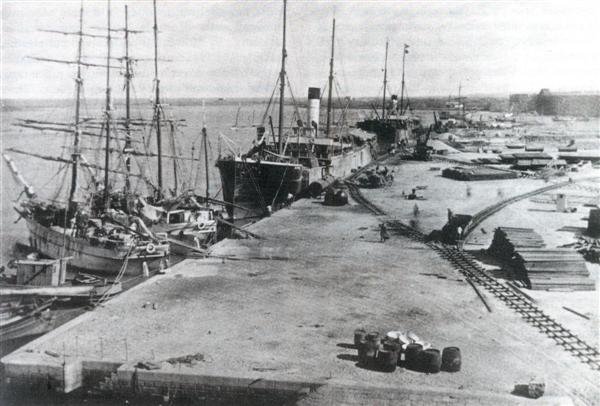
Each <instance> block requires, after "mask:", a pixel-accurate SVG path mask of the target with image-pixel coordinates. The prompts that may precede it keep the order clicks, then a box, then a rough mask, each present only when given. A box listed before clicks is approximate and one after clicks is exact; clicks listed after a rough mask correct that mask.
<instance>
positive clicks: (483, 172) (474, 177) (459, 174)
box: [442, 166, 519, 181]
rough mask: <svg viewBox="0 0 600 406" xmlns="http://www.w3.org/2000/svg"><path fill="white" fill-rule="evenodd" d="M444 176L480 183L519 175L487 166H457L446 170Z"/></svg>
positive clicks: (513, 177) (443, 172)
mask: <svg viewBox="0 0 600 406" xmlns="http://www.w3.org/2000/svg"><path fill="white" fill-rule="evenodd" d="M442 176H443V177H445V178H449V179H455V180H466V181H478V180H498V179H515V178H517V177H518V176H519V175H518V174H517V173H516V172H514V171H509V170H505V169H497V168H490V167H486V166H469V167H462V166H455V167H453V168H446V169H444V170H443V171H442Z"/></svg>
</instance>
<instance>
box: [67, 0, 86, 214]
mask: <svg viewBox="0 0 600 406" xmlns="http://www.w3.org/2000/svg"><path fill="white" fill-rule="evenodd" d="M78 34H79V45H78V47H77V79H75V87H76V93H77V97H76V101H75V131H74V132H73V135H74V140H73V153H72V154H71V158H72V160H73V168H72V170H71V191H70V193H69V206H68V207H69V209H71V208H72V207H73V201H74V199H75V193H76V192H77V167H78V165H79V138H80V136H81V128H80V127H79V110H80V107H81V88H82V86H83V79H82V78H81V52H82V47H83V1H82V2H81V6H80V8H79V33H78Z"/></svg>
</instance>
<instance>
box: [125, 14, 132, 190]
mask: <svg viewBox="0 0 600 406" xmlns="http://www.w3.org/2000/svg"><path fill="white" fill-rule="evenodd" d="M131 76H132V74H131V61H130V60H129V26H128V22H127V5H125V147H124V148H123V153H124V155H125V168H126V171H127V175H126V176H125V193H126V195H129V194H130V192H131V183H130V181H129V175H130V174H131V151H132V149H131V102H130V92H131Z"/></svg>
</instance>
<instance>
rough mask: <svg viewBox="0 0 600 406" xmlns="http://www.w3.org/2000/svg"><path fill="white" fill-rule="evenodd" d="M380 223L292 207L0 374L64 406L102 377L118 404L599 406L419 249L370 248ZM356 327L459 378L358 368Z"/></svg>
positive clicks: (560, 364) (556, 351) (555, 353)
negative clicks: (160, 395) (283, 401)
mask: <svg viewBox="0 0 600 406" xmlns="http://www.w3.org/2000/svg"><path fill="white" fill-rule="evenodd" d="M381 199H383V197H382V198H381ZM388 199H389V197H388ZM379 222H380V219H378V218H376V217H375V216H373V215H372V214H370V213H369V212H368V211H366V210H365V209H364V208H363V207H361V206H359V205H357V204H356V203H351V204H350V205H348V206H345V207H326V206H323V205H322V204H321V202H320V201H319V200H302V201H298V202H296V203H294V204H293V205H292V206H291V208H289V209H282V210H280V211H278V212H276V213H275V214H274V215H273V216H272V217H270V218H267V219H264V220H262V221H260V222H258V223H256V224H254V225H253V226H251V228H250V230H251V231H252V232H254V233H256V234H258V235H261V236H263V237H264V239H244V240H225V241H222V242H221V243H219V244H217V245H215V246H214V247H213V249H212V257H210V258H207V259H189V260H185V261H183V262H181V263H179V264H177V265H175V266H174V267H172V268H171V269H170V270H169V271H168V272H167V273H166V274H164V275H160V276H157V277H154V278H152V279H150V280H148V281H147V282H145V283H142V284H141V285H139V286H137V287H135V288H133V289H131V290H129V291H127V292H125V293H124V294H122V295H121V296H119V297H117V298H115V299H113V300H111V301H110V302H108V303H106V304H105V305H104V306H103V307H101V308H97V309H95V310H94V311H92V312H89V313H87V314H85V315H83V316H81V317H79V318H77V319H75V320H73V321H71V322H69V323H67V324H66V325H64V326H62V327H60V328H59V329H57V330H55V331H53V332H51V333H49V334H47V335H46V336H44V337H42V338H40V339H38V340H36V341H34V342H32V343H30V344H28V345H26V346H25V347H23V348H21V349H19V350H18V351H16V352H14V353H12V354H10V355H8V356H6V357H4V358H3V359H2V364H3V367H4V369H5V374H6V376H8V377H9V379H12V380H13V381H15V382H16V381H19V380H29V381H34V380H36V379H37V380H48V379H50V378H52V379H54V380H55V381H56V382H58V384H59V386H60V387H61V389H62V390H64V391H67V392H68V391H70V390H72V389H75V388H77V387H80V386H81V385H82V384H85V382H87V381H91V380H94V379H97V380H102V379H104V380H105V381H110V385H111V386H112V390H113V391H120V392H127V391H137V392H140V391H141V392H143V391H148V392H151V391H153V390H155V391H160V390H163V391H164V390H165V388H171V390H172V391H173V390H175V391H181V392H182V393H183V392H186V391H189V392H193V391H211V390H213V391H216V392H220V393H225V392H227V391H240V390H248V389H257V390H265V391H273V392H280V393H288V394H289V393H296V394H302V397H303V399H302V400H301V401H300V402H301V403H302V404H323V403H326V404H330V403H331V402H332V401H333V400H334V399H342V398H340V396H342V395H341V394H342V393H343V402H344V403H346V404H364V401H365V399H371V400H378V401H379V402H380V403H381V404H397V402H399V401H402V402H404V403H413V404H437V403H440V404H445V403H449V402H456V401H458V402H461V403H465V404H511V403H518V404H524V403H528V402H530V401H531V402H534V401H533V400H529V399H526V398H523V397H518V396H515V395H511V392H512V391H513V388H514V386H515V385H516V384H524V383H528V382H529V381H530V380H531V379H532V378H537V379H543V380H544V381H545V382H546V394H545V395H544V400H545V401H546V402H549V403H555V404H565V403H566V404H569V403H570V402H573V403H574V404H597V403H599V402H600V397H599V391H598V386H597V381H598V372H597V371H592V370H591V369H590V368H589V367H588V366H587V365H585V364H582V363H579V362H578V361H577V359H576V358H574V357H572V356H571V355H569V354H568V353H567V352H565V351H564V350H562V349H561V348H560V347H558V346H557V345H556V344H555V343H554V342H553V341H552V340H550V339H549V338H547V337H546V336H544V335H542V334H540V333H539V332H538V331H537V330H536V329H535V328H533V327H532V326H531V325H529V324H527V323H525V322H524V321H523V320H522V319H521V318H520V316H519V315H518V314H517V313H515V312H514V311H513V310H511V309H510V308H508V307H507V306H506V305H505V304H504V303H503V302H501V301H499V300H497V299H496V298H495V297H494V296H492V295H490V294H489V293H487V292H485V291H484V290H482V292H483V295H485V299H486V301H487V303H488V304H489V305H490V306H491V308H492V312H491V313H490V312H488V310H487V309H486V308H485V307H484V305H483V303H482V301H481V300H480V298H479V297H478V296H477V293H476V292H475V291H474V290H473V288H472V287H471V286H470V285H469V284H468V283H467V282H466V281H465V280H464V277H463V275H462V274H461V273H460V272H458V271H457V270H455V269H453V267H452V266H451V265H450V263H449V262H447V261H446V260H444V259H442V258H441V257H439V256H438V254H436V252H435V251H433V250H431V249H430V248H429V247H427V246H426V245H425V244H422V243H420V242H416V241H413V240H409V239H407V238H405V237H402V236H399V235H393V234H392V238H391V239H390V240H388V241H387V242H385V243H381V242H380V237H379V231H378V225H379ZM357 328H365V329H366V330H367V331H371V330H377V331H380V332H382V333H385V332H387V331H391V330H403V331H407V330H410V331H413V332H414V333H416V334H417V335H418V336H419V337H421V338H422V339H423V340H424V341H426V342H430V343H431V344H432V346H433V347H434V348H438V349H440V350H441V349H443V348H444V347H447V346H457V347H460V349H461V353H462V370H461V371H460V372H457V373H447V372H441V373H438V374H424V373H419V372H414V371H409V370H406V369H401V368H399V369H398V370H396V371H395V372H393V373H383V372H379V371H374V370H369V369H364V368H362V367H360V366H358V365H357V360H358V357H357V352H356V350H355V349H354V348H353V346H352V342H353V332H354V330H355V329H357ZM194 354H197V358H198V360H196V361H194V362H183V361H179V362H177V361H173V360H172V359H173V358H177V357H184V356H187V355H194ZM169 359H171V362H166V361H167V360H169ZM139 362H142V363H150V364H151V365H153V366H154V367H155V368H157V369H150V370H148V369H144V368H136V365H138V363H139ZM111 374H112V375H111Z"/></svg>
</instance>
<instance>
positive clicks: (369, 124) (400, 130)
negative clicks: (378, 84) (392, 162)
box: [356, 41, 424, 151]
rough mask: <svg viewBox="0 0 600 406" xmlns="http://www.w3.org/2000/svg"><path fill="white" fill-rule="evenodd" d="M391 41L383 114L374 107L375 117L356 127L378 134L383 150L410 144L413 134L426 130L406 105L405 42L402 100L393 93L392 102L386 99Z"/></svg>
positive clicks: (419, 133) (387, 44) (386, 60)
mask: <svg viewBox="0 0 600 406" xmlns="http://www.w3.org/2000/svg"><path fill="white" fill-rule="evenodd" d="M388 48H389V41H386V43H385V64H384V69H383V100H382V103H381V115H379V112H378V111H377V110H376V109H375V107H373V112H374V113H375V117H371V118H367V119H364V120H361V121H358V122H357V123H356V127H358V128H360V129H361V130H364V131H368V132H371V133H374V134H377V142H378V145H379V147H380V148H381V150H384V151H385V150H389V149H391V148H395V147H396V146H397V145H398V144H400V145H408V143H409V141H410V140H411V139H412V136H413V135H422V133H423V132H424V130H423V128H422V127H421V121H420V119H419V117H417V116H414V115H408V113H409V112H410V106H409V104H408V97H407V98H406V99H407V100H406V101H407V104H406V106H405V105H404V95H405V87H404V63H405V58H406V54H408V48H409V45H407V44H404V52H403V54H402V90H401V93H400V102H399V103H398V96H397V95H395V94H392V95H391V103H390V105H388V103H387V101H386V92H387V84H388V80H387V62H388Z"/></svg>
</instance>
